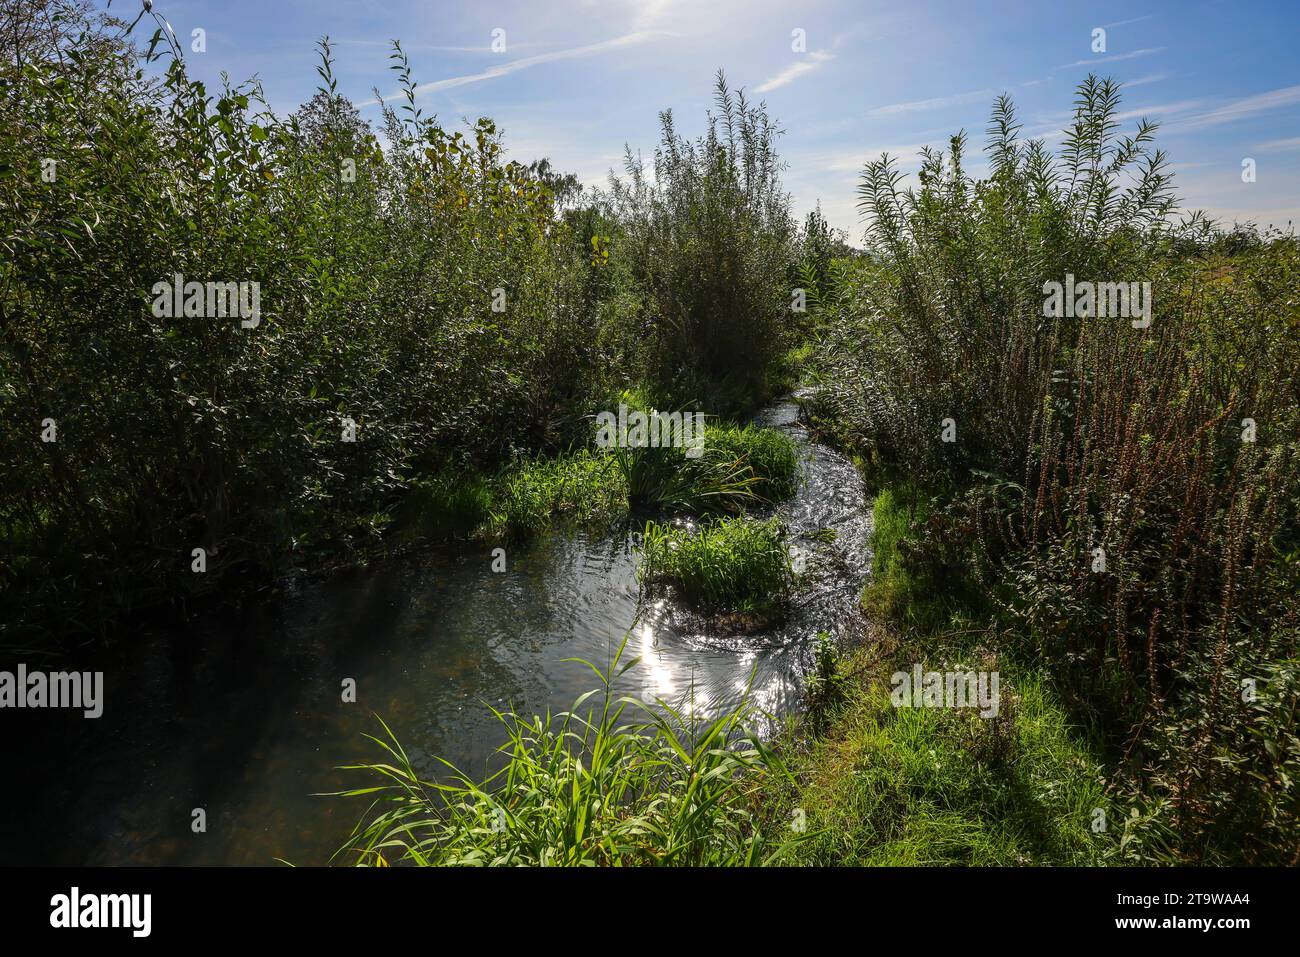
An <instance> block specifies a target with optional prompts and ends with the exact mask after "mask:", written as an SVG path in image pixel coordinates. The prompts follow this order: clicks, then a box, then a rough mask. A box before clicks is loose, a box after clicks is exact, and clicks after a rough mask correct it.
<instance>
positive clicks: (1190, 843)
mask: <svg viewBox="0 0 1300 957" xmlns="http://www.w3.org/2000/svg"><path fill="white" fill-rule="evenodd" d="M1119 119H1120V117H1119V92H1118V89H1117V87H1116V86H1115V85H1113V84H1112V83H1110V82H1109V81H1101V80H1098V79H1096V78H1089V79H1088V80H1087V81H1086V82H1084V83H1083V84H1081V86H1080V87H1079V91H1078V99H1077V105H1076V112H1075V117H1074V122H1073V124H1072V125H1071V127H1070V128H1069V129H1068V130H1067V137H1066V140H1065V144H1064V147H1063V148H1062V150H1061V152H1060V154H1059V155H1053V154H1052V153H1051V152H1049V151H1048V150H1047V149H1046V148H1045V147H1044V146H1043V145H1042V144H1041V142H1040V141H1037V140H1035V141H1030V142H1028V143H1026V142H1023V141H1021V140H1020V139H1019V138H1018V135H1017V134H1018V130H1019V124H1018V123H1017V121H1016V118H1015V112H1014V108H1013V106H1012V104H1011V102H1010V101H1009V100H1007V99H1005V98H1003V99H1001V100H999V101H998V103H997V105H996V108H995V110H994V114H993V118H992V121H991V124H990V127H989V142H988V155H989V160H990V166H991V175H990V176H989V178H988V179H986V180H975V179H973V178H972V177H970V176H969V174H967V173H966V172H965V169H964V166H963V161H964V154H965V150H966V142H965V139H964V137H962V136H957V137H954V138H953V140H952V143H951V148H950V150H949V151H948V153H947V154H946V155H944V154H942V153H940V152H927V154H926V157H925V162H924V164H923V167H922V169H921V172H920V177H919V179H920V183H919V188H916V189H908V190H903V189H901V188H900V183H899V179H900V173H899V171H898V170H897V168H896V166H895V164H894V163H893V162H892V161H891V160H890V159H889V158H887V157H883V158H881V159H880V160H878V161H873V162H871V163H868V164H867V167H866V170H865V172H864V174H863V178H862V186H861V198H862V209H863V211H864V213H865V214H866V215H867V217H868V221H869V224H870V230H869V238H870V240H871V247H870V249H869V251H868V254H867V255H866V256H864V257H861V258H860V259H858V260H856V261H852V262H845V261H839V262H837V263H835V264H834V265H833V268H832V279H833V288H832V289H831V291H830V292H829V293H828V294H827V295H826V296H825V297H823V303H822V305H823V313H822V316H821V322H822V323H823V328H824V330H825V335H824V340H823V343H822V350H821V352H822V361H823V367H824V369H825V370H826V375H825V382H826V386H825V388H824V389H823V390H822V392H821V393H820V394H819V395H818V396H817V398H816V399H815V400H814V401H813V402H812V403H811V404H810V415H811V417H812V419H813V421H814V422H820V423H821V424H822V425H824V426H825V427H827V428H828V429H831V430H833V431H834V432H836V433H837V434H838V436H839V437H840V439H841V440H843V441H845V442H848V443H850V444H851V445H853V446H854V447H855V448H857V449H859V450H860V451H861V452H862V454H864V455H865V456H866V457H868V458H869V459H870V460H871V461H872V462H873V463H874V464H875V465H876V466H877V467H878V469H879V470H880V472H881V474H884V475H889V474H894V475H898V474H907V475H910V476H911V477H912V479H913V480H919V481H921V482H923V483H924V484H926V485H928V486H930V487H931V488H933V489H934V490H935V493H936V503H937V505H938V507H937V508H935V509H934V510H933V513H932V514H930V515H929V517H928V518H927V519H926V521H925V522H924V523H918V524H915V525H914V526H913V535H912V539H913V540H912V541H911V542H910V543H909V550H910V556H908V555H907V553H905V557H909V560H910V562H911V566H912V572H913V573H914V574H916V575H920V576H928V578H927V580H932V581H935V582H938V583H942V585H943V587H944V589H945V590H947V591H950V592H953V593H956V592H958V591H959V590H960V589H961V588H962V587H963V585H965V586H966V587H967V589H968V590H969V592H970V593H972V594H976V595H978V596H980V597H981V598H982V599H983V600H984V601H986V602H988V603H990V604H991V606H992V608H993V612H994V615H995V617H996V618H997V620H998V621H1000V622H1001V623H1002V624H1003V625H1004V626H1005V628H1006V631H1005V635H1006V637H1005V638H1004V640H1005V641H1006V642H1008V643H1012V644H1014V645H1015V646H1017V647H1018V648H1019V650H1020V652H1021V653H1022V654H1023V655H1024V656H1025V657H1026V658H1028V659H1030V660H1034V661H1039V662H1042V663H1043V664H1044V665H1045V666H1046V667H1048V668H1049V669H1050V670H1051V671H1052V672H1053V673H1054V674H1055V675H1056V676H1057V677H1058V678H1060V679H1061V681H1062V686H1063V687H1064V688H1066V689H1068V694H1069V696H1070V700H1071V703H1072V707H1073V708H1074V709H1075V712H1076V714H1078V715H1079V716H1080V717H1081V718H1082V719H1083V720H1086V721H1087V722H1088V723H1089V724H1092V725H1096V726H1100V727H1102V728H1103V729H1105V732H1106V734H1107V735H1108V737H1109V738H1110V740H1111V744H1112V746H1113V747H1114V749H1115V751H1116V755H1117V757H1119V758H1120V759H1121V761H1122V763H1123V764H1124V767H1125V769H1126V770H1127V771H1129V772H1131V777H1130V778H1129V780H1130V782H1131V787H1132V788H1133V789H1134V794H1133V795H1132V806H1133V809H1134V810H1135V811H1139V812H1140V816H1141V820H1142V821H1144V822H1148V823H1149V825H1150V826H1149V827H1148V828H1147V831H1146V832H1145V833H1144V835H1141V836H1138V837H1135V838H1134V839H1133V840H1132V841H1131V842H1129V845H1128V848H1127V852H1128V853H1130V854H1133V855H1139V856H1141V855H1154V856H1162V855H1163V856H1166V857H1167V856H1169V855H1173V856H1176V857H1178V858H1186V859H1195V860H1205V861H1218V860H1225V859H1229V860H1239V861H1250V862H1263V861H1272V862H1281V861H1288V860H1292V859H1293V857H1294V852H1295V838H1296V833H1297V832H1296V827H1297V824H1296V821H1297V819H1298V818H1300V791H1298V790H1297V786H1296V784H1295V781H1296V775H1297V772H1300V737H1297V731H1298V730H1300V729H1298V728H1297V725H1296V715H1295V690H1294V689H1295V682H1296V675H1297V668H1298V667H1300V666H1298V665H1297V651H1298V650H1300V649H1298V647H1297V639H1298V638H1300V601H1297V595H1298V594H1300V589H1298V587H1297V586H1298V585H1300V524H1298V521H1300V520H1298V509H1300V468H1298V467H1297V456H1298V455H1300V395H1298V393H1297V389H1296V372H1297V370H1300V338H1298V337H1297V334H1296V333H1297V330H1298V329H1300V311H1298V310H1297V300H1296V296H1295V290H1296V288H1297V280H1300V249H1298V248H1297V244H1296V242H1295V240H1294V238H1293V237H1290V236H1285V237H1264V238H1258V237H1256V238H1254V239H1253V240H1252V241H1249V242H1246V241H1243V233H1242V232H1240V231H1239V232H1237V233H1235V234H1230V235H1226V236H1225V235H1222V234H1219V233H1217V232H1216V231H1215V230H1213V229H1211V228H1210V227H1209V226H1208V225H1207V224H1206V223H1205V222H1203V221H1202V220H1201V219H1200V218H1199V217H1196V216H1193V217H1191V218H1189V219H1184V220H1182V221H1180V222H1174V221H1173V219H1172V216H1171V213H1172V211H1173V202H1174V200H1173V197H1172V194H1171V183H1170V178H1169V174H1168V171H1167V166H1166V159H1165V156H1164V154H1163V153H1162V152H1160V151H1159V150H1156V149H1154V146H1153V137H1154V133H1155V128H1154V126H1153V125H1151V124H1148V123H1145V122H1143V123H1142V124H1141V125H1140V126H1139V129H1138V131H1137V133H1136V134H1135V135H1134V136H1131V137H1122V136H1120V135H1119V133H1118V128H1119ZM1244 235H1246V236H1247V237H1249V235H1250V234H1249V233H1246V234H1244ZM1067 275H1072V276H1073V277H1075V278H1076V279H1077V280H1080V281H1091V282H1096V283H1112V282H1113V283H1120V282H1124V283H1129V282H1139V281H1140V282H1149V283H1150V284H1151V286H1150V288H1151V290H1152V293H1151V297H1150V302H1151V303H1152V304H1153V311H1152V315H1151V322H1150V325H1149V326H1147V327H1143V326H1142V320H1141V319H1140V318H1135V319H1133V320H1132V321H1130V317H1128V316H1121V317H1093V318H1063V317H1062V318H1055V317H1052V316H1049V315H1047V313H1048V311H1049V310H1048V309H1047V308H1045V306H1046V305H1047V301H1048V295H1046V294H1048V293H1049V291H1050V287H1049V286H1047V285H1046V284H1047V283H1050V282H1052V281H1056V282H1064V281H1065V280H1066V278H1067Z"/></svg>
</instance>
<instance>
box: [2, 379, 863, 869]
mask: <svg viewBox="0 0 1300 957" xmlns="http://www.w3.org/2000/svg"><path fill="white" fill-rule="evenodd" d="M797 411H798V409H797V406H796V404H795V403H794V402H793V401H783V402H780V403H778V404H776V405H774V406H772V407H770V408H768V409H767V410H765V411H764V412H763V413H761V414H760V415H758V416H757V417H756V419H755V421H756V422H757V424H760V425H765V426H770V427H773V428H778V429H781V430H783V431H785V432H786V433H788V434H789V435H791V436H792V437H793V438H794V439H795V440H796V442H797V443H798V444H799V447H800V450H801V452H802V464H801V468H802V470H803V482H802V483H801V486H800V489H799V491H798V492H797V493H796V495H795V496H794V497H793V498H792V499H791V500H790V501H788V502H785V503H783V504H782V505H781V506H779V507H778V508H777V509H776V510H775V511H776V514H778V515H779V516H780V517H781V518H782V520H783V521H784V522H785V523H786V524H787V526H788V529H789V544H790V545H791V548H792V555H794V557H795V561H796V567H802V568H803V570H804V578H803V583H802V587H800V588H799V589H798V590H797V591H796V593H795V595H794V597H793V599H792V604H791V608H790V611H789V613H788V614H787V616H786V618H785V621H784V623H783V624H782V625H781V627H779V628H775V629H771V630H768V631H763V632H760V633H758V634H748V635H725V634H717V633H710V632H709V628H708V626H707V625H706V624H704V623H701V622H700V621H699V620H697V619H696V618H695V617H694V616H692V615H690V614H688V613H687V612H685V611H684V610H683V609H681V608H678V607H676V606H675V605H674V603H673V602H671V601H669V600H666V599H659V600H657V601H654V602H652V603H643V602H640V601H639V590H638V586H637V579H636V562H637V557H636V551H635V548H634V544H633V543H634V538H635V536H634V535H633V534H630V533H629V532H627V531H625V530H616V531H612V532H606V533H602V534H593V533H581V532H568V531H564V530H557V531H555V532H553V533H551V534H549V535H545V536H543V537H542V538H541V539H540V540H538V541H536V542H534V543H532V544H529V545H527V546H515V547H512V548H509V549H508V550H507V568H506V571H505V572H503V573H494V572H492V570H491V554H490V553H491V546H489V545H486V544H477V543H476V544H471V545H467V546H465V547H463V548H462V549H459V550H456V551H447V552H427V553H422V554H419V555H412V556H408V557H404V558H400V559H393V560H390V561H386V562H383V563H380V564H375V565H372V566H369V567H363V568H356V569H352V570H349V571H346V572H342V573H339V574H336V575H332V576H329V577H328V578H326V579H313V578H306V579H301V580H291V581H290V582H289V583H287V584H286V586H285V593H284V595H283V596H282V597H279V598H276V599H275V600H272V601H264V602H261V603H258V604H257V605H256V606H255V607H249V608H246V609H245V610H243V611H241V612H237V613H236V612H227V613H223V614H220V615H213V616H209V617H207V618H204V619H202V620H199V621H196V622H194V623H193V624H191V625H190V626H188V627H186V628H184V629H172V630H170V631H159V632H156V633H155V632H148V633H141V634H138V635H134V636H127V637H126V638H125V639H124V640H122V641H120V642H119V643H118V645H117V646H116V648H115V650H114V651H113V652H111V653H109V654H108V655H107V656H105V658H106V660H104V661H103V662H102V663H97V664H95V665H93V667H94V668H102V669H103V670H104V672H105V675H104V702H105V704H104V714H103V716H102V717H100V718H98V719H95V720H86V719H84V718H82V717H81V713H80V712H68V711H43V712H31V711H16V712H13V713H11V714H10V715H7V716H6V720H7V721H11V724H10V725H9V727H8V729H7V730H8V732H9V735H7V737H8V738H9V739H8V741H7V742H6V750H7V751H9V754H8V757H9V761H10V763H9V771H10V774H9V776H8V777H9V786H8V787H7V788H6V791H7V792H8V793H7V794H6V796H5V798H4V800H5V802H6V805H7V807H6V809H5V811H4V812H3V813H4V815H5V818H4V821H5V840H4V841H3V842H2V845H0V864H94V865H103V864H252V865H274V864H275V862H276V861H277V860H284V861H289V862H291V863H293V864H302V865H311V864H324V863H326V862H327V861H328V860H329V858H330V856H331V854H332V853H333V852H334V851H335V850H337V849H338V848H339V846H340V845H342V844H343V842H344V841H345V840H346V838H347V836H348V834H349V833H350V831H351V828H352V826H353V825H354V824H355V822H356V819H357V817H358V816H359V815H360V814H361V813H362V812H363V811H364V810H365V808H366V807H367V806H368V800H369V799H367V798H349V799H343V798H335V797H322V796H315V795H319V794H321V793H324V792H331V791H338V790H342V789H345V788H347V787H354V786H362V785H365V784H370V783H373V782H371V781H370V780H369V779H368V778H367V777H366V776H365V775H364V774H362V773H360V772H341V771H338V770H336V766H337V765H344V764H352V763H356V762H362V761H372V760H377V759H379V758H380V756H381V752H380V751H379V749H378V748H377V747H376V746H375V745H374V744H373V743H372V742H370V741H368V740H366V739H365V738H364V737H363V734H364V733H366V732H370V733H375V734H382V729H381V728H380V727H379V723H378V721H377V720H376V718H375V715H378V716H381V717H382V718H383V719H384V720H385V721H386V722H387V723H388V725H389V726H390V727H391V728H392V730H393V731H394V733H395V734H396V736H397V738H398V740H399V741H401V743H402V744H403V746H404V747H405V748H406V750H407V753H408V754H409V755H410V757H411V758H412V761H413V763H414V764H415V765H416V767H417V768H418V769H419V770H420V771H421V772H422V773H423V774H425V775H427V776H430V777H432V776H433V775H434V774H435V773H436V769H437V768H438V767H439V765H438V764H437V762H436V761H435V756H439V755H440V756H442V757H444V758H446V759H447V760H449V761H451V762H452V763H453V764H455V765H457V766H458V767H459V768H460V769H461V770H462V771H465V772H468V773H470V774H472V775H474V776H478V775H482V774H484V773H485V772H487V771H488V770H489V769H490V768H492V767H493V765H492V761H493V750H494V748H495V747H496V746H497V745H498V744H499V743H500V742H501V740H502V737H503V735H502V729H501V728H500V726H499V724H498V722H497V719H496V718H494V717H493V715H492V714H491V713H490V711H489V710H488V707H487V706H488V705H492V706H494V707H496V708H499V709H508V708H514V709H517V710H519V711H520V712H522V713H526V714H532V713H535V712H545V710H546V709H547V708H550V709H552V710H555V711H559V710H563V709H565V708H567V707H568V706H569V705H571V704H572V702H573V701H574V699H575V698H576V697H577V696H578V695H580V694H581V693H583V692H585V691H587V690H589V689H590V688H591V687H593V685H594V683H595V676H594V675H592V673H591V671H590V670H589V669H588V668H586V667H584V666H583V665H580V664H574V663H571V662H564V661H563V660H562V659H565V658H573V657H579V658H585V659H588V660H590V661H592V662H593V663H595V664H596V665H597V666H602V665H604V664H605V663H606V662H607V661H608V659H609V658H610V656H611V655H612V653H613V652H614V650H615V649H617V647H618V645H619V643H620V642H621V641H622V639H623V637H624V635H625V634H629V635H630V637H629V640H628V651H627V655H628V656H629V657H632V656H637V657H639V658H640V663H639V664H638V665H637V666H636V667H635V668H633V669H632V670H631V671H629V672H628V673H627V675H625V676H624V678H623V679H622V682H621V684H622V686H623V687H624V688H625V690H627V691H630V692H631V693H633V694H636V695H639V696H641V697H642V698H644V699H646V700H650V699H652V698H653V697H658V698H662V699H665V700H668V701H673V702H674V703H680V702H685V703H687V705H688V708H689V709H690V710H693V711H694V712H695V713H710V712H713V711H715V710H717V709H722V708H728V707H731V706H734V705H735V704H737V703H738V702H739V701H740V700H741V699H742V697H743V695H744V694H745V691H746V688H747V687H748V688H749V689H750V695H751V700H752V701H753V702H754V704H755V705H756V706H757V708H758V709H760V711H762V712H765V713H767V714H770V715H772V716H773V718H772V719H771V720H777V719H778V718H779V716H780V715H782V714H784V713H788V712H789V711H790V710H792V709H795V708H797V707H798V706H799V701H800V695H801V690H800V689H801V688H802V682H803V675H804V674H805V672H806V670H807V669H808V668H809V667H810V666H811V663H812V651H813V648H814V645H815V636H816V634H817V632H818V631H822V630H826V631H830V632H831V633H832V634H834V635H836V636H837V637H846V636H847V634H848V632H849V631H850V630H853V629H856V628H858V627H859V626H860V613H859V611H858V604H857V599H858V595H859V593H860V592H861V589H862V585H863V582H864V578H865V575H866V569H867V567H868V559H869V554H868V550H869V539H870V530H871V529H870V521H871V518H870V509H869V504H868V502H867V501H866V499H865V493H864V488H863V484H862V480H861V478H860V476H859V475H858V473H857V471H856V469H855V468H854V467H853V465H852V464H851V463H850V462H849V461H848V460H846V459H845V458H844V457H843V456H842V455H840V454H839V453H838V452H836V451H834V450H832V449H830V448H828V447H826V446H824V445H820V444H817V443H814V442H812V441H810V439H809V436H808V434H807V432H806V430H805V429H804V428H803V427H802V426H801V425H800V424H799V422H798V416H797ZM827 529H829V530H830V532H827V531H825V530H827ZM831 533H833V534H831ZM57 667H58V668H78V669H84V668H90V667H92V665H90V664H88V663H86V662H82V661H80V660H79V658H78V656H76V655H73V656H71V657H70V659H69V660H68V661H66V662H61V663H60V664H59V665H58V666H57ZM346 678H352V679H355V681H356V688H357V700H356V702H355V703H345V702H344V701H343V700H342V693H341V689H342V682H343V681H344V679H346ZM195 808H203V809H204V812H205V814H206V831H205V832H203V833H194V831H193V830H192V829H191V821H192V820H193V818H192V813H193V809H195Z"/></svg>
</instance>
